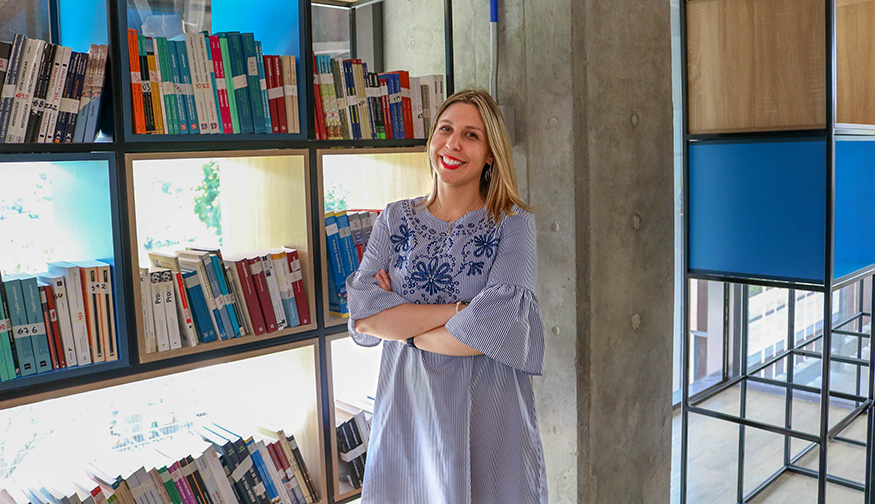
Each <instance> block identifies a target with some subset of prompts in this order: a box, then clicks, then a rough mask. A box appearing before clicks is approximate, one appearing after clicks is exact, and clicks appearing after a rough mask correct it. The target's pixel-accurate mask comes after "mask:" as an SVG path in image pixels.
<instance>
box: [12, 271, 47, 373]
mask: <svg viewBox="0 0 875 504" xmlns="http://www.w3.org/2000/svg"><path fill="white" fill-rule="evenodd" d="M3 289H4V292H5V293H6V300H7V302H8V305H7V307H8V308H9V312H8V315H9V323H10V324H11V326H12V334H13V337H14V339H15V352H16V354H15V358H16V360H17V362H18V371H19V374H20V376H30V375H33V374H36V360H35V359H34V352H33V343H32V338H31V333H34V332H38V330H39V329H38V328H36V327H31V326H30V324H29V323H28V321H27V311H26V308H25V307H24V294H23V293H22V290H21V280H20V279H18V278H12V277H10V278H6V279H5V280H4V281H3Z"/></svg>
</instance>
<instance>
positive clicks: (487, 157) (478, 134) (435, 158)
mask: <svg viewBox="0 0 875 504" xmlns="http://www.w3.org/2000/svg"><path fill="white" fill-rule="evenodd" d="M429 155H430V156H431V162H432V166H434V169H435V171H436V172H437V175H438V179H439V181H440V182H443V183H444V184H447V185H449V186H453V187H459V188H468V187H471V188H472V189H473V190H474V191H476V192H479V190H480V174H481V173H482V172H483V166H484V165H486V164H487V163H492V154H491V153H490V152H489V144H488V143H487V141H486V125H484V124H483V119H482V118H481V117H480V111H479V110H477V107H476V106H474V105H471V104H470V103H454V104H452V105H450V106H449V107H447V109H446V110H444V113H443V114H441V116H440V118H438V123H437V127H436V129H435V132H434V135H433V136H432V140H431V149H430V152H429Z"/></svg>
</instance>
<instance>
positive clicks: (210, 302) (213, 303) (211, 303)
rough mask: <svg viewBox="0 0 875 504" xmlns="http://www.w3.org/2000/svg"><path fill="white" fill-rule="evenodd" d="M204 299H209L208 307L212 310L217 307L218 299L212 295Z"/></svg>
mask: <svg viewBox="0 0 875 504" xmlns="http://www.w3.org/2000/svg"><path fill="white" fill-rule="evenodd" d="M204 299H206V300H207V308H209V309H210V311H212V310H215V309H216V300H215V299H213V298H211V297H207V298H204Z"/></svg>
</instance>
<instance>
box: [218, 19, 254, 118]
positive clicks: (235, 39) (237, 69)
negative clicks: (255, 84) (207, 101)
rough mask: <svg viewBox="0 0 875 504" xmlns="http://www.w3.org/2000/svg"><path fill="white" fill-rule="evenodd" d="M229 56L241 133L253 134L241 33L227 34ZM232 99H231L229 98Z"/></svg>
mask: <svg viewBox="0 0 875 504" xmlns="http://www.w3.org/2000/svg"><path fill="white" fill-rule="evenodd" d="M225 36H226V37H227V38H228V55H229V56H231V74H232V75H231V77H232V81H233V82H234V97H235V98H236V100H237V118H238V119H239V121H240V132H241V133H253V132H255V129H254V127H253V117H252V103H251V102H250V100H249V77H248V75H247V70H246V59H245V58H244V57H243V46H242V45H241V42H240V33H239V32H227V33H226V34H225ZM229 99H230V98H229Z"/></svg>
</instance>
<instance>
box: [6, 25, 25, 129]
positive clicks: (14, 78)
mask: <svg viewBox="0 0 875 504" xmlns="http://www.w3.org/2000/svg"><path fill="white" fill-rule="evenodd" d="M26 43H27V37H26V36H25V35H22V34H20V33H17V34H15V37H14V38H13V39H12V48H11V49H10V51H9V65H8V67H7V69H6V75H5V76H4V81H3V89H2V91H0V143H5V142H6V132H7V131H8V129H9V115H10V114H11V113H12V102H13V101H15V89H16V88H17V87H18V74H19V71H20V69H21V60H22V56H23V55H24V46H25V45H26Z"/></svg>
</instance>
